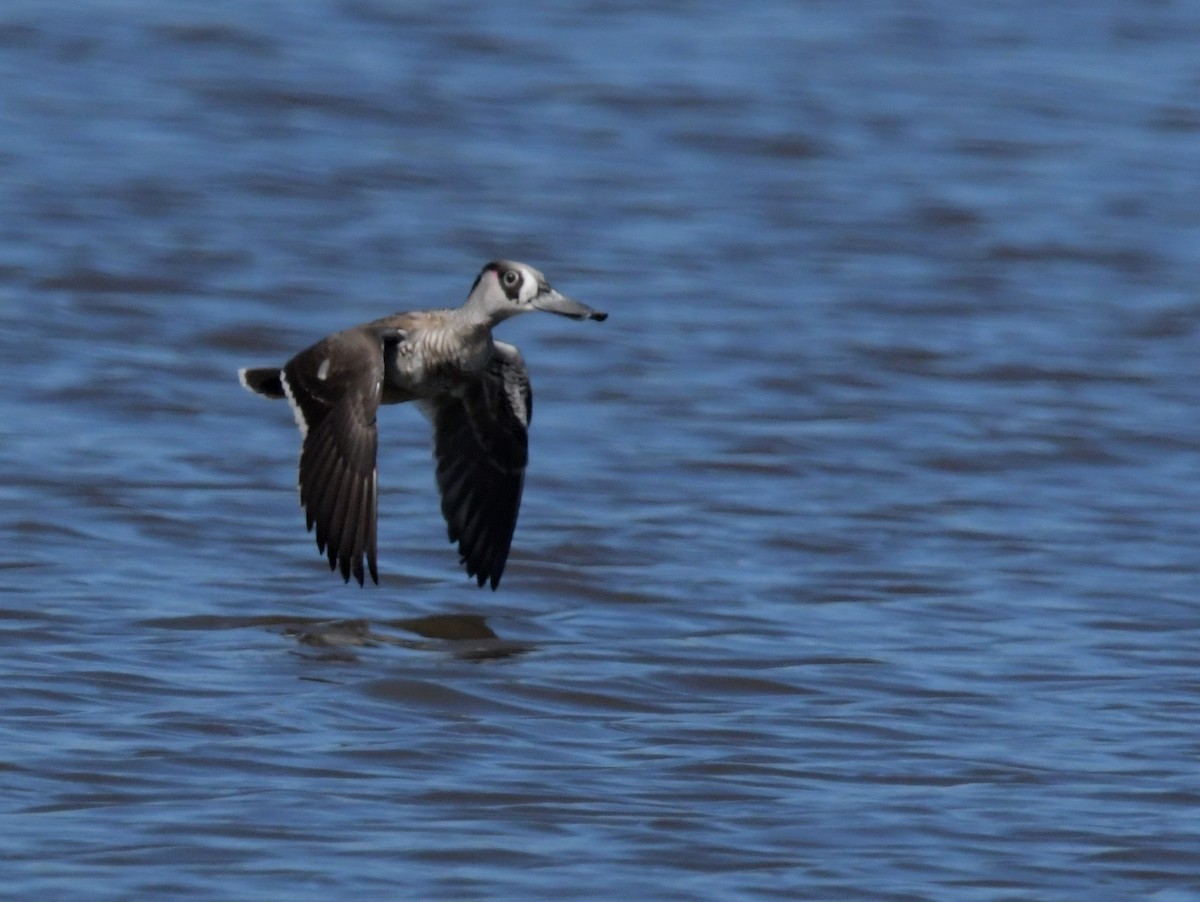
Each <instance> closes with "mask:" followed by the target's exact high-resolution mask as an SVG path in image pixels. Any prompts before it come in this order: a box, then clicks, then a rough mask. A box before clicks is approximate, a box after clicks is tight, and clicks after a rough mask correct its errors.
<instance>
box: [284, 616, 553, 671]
mask: <svg viewBox="0 0 1200 902" xmlns="http://www.w3.org/2000/svg"><path fill="white" fill-rule="evenodd" d="M395 630H399V631H400V633H396V632H393V631H395ZM403 634H408V635H403ZM284 635H286V636H291V637H292V638H294V639H295V640H296V641H297V642H298V643H299V644H301V645H303V646H306V647H308V648H314V649H321V650H322V654H320V655H319V656H318V657H319V658H320V659H321V660H337V661H354V660H357V655H356V654H355V653H354V651H353V649H356V648H378V647H382V646H388V645H392V646H399V647H402V648H411V649H416V650H421V651H441V652H448V653H450V654H452V655H453V656H454V657H456V658H460V659H462V660H467V661H485V660H493V659H496V658H509V657H513V656H514V655H519V654H524V653H525V652H527V651H530V650H531V646H529V645H524V644H521V643H517V642H510V641H507V640H504V639H501V638H500V637H499V636H498V635H496V633H495V631H494V630H493V629H492V628H491V627H490V626H488V624H487V620H486V619H484V618H483V617H482V616H480V615H478V614H431V615H429V616H427V617H412V618H406V619H403V620H387V621H382V622H381V623H380V629H375V628H373V627H372V626H371V623H370V621H368V620H311V621H304V622H295V621H293V622H292V623H291V624H289V625H288V626H287V627H286V628H285V629H284ZM411 636H416V637H418V638H416V639H414V638H410V637H411Z"/></svg>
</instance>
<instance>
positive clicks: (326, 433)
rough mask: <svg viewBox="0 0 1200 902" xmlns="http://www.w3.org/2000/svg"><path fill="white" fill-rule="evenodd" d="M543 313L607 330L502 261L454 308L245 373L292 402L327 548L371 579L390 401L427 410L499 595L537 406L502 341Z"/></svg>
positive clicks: (461, 519)
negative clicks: (512, 328)
mask: <svg viewBox="0 0 1200 902" xmlns="http://www.w3.org/2000/svg"><path fill="white" fill-rule="evenodd" d="M530 310H546V311H548V312H550V313H557V314H559V315H561V316H566V317H570V318H571V319H579V320H582V319H594V320H603V319H605V318H607V316H608V314H607V313H602V312H601V311H599V310H593V309H592V308H591V307H587V306H585V305H584V304H581V303H579V302H578V301H574V300H571V298H568V297H566V296H565V295H563V294H560V293H559V292H557V291H555V290H554V289H553V288H551V287H550V285H549V284H548V283H547V282H546V278H545V276H543V275H542V274H541V273H540V272H538V271H537V270H536V269H534V268H533V267H532V266H527V265H526V264H524V263H515V262H512V261H509V260H496V261H493V262H491V263H488V264H487V265H486V266H484V267H483V269H482V270H481V271H480V273H479V275H478V276H477V277H476V279H475V284H474V285H472V286H471V291H470V293H469V294H468V295H467V299H466V301H465V302H464V303H463V305H462V306H461V307H459V308H457V309H452V310H419V311H413V312H410V313H395V314H393V315H391V316H385V317H384V318H382V319H377V320H375V321H373V322H369V323H364V324H363V325H361V326H355V327H354V328H352V329H346V330H345V331H343V332H335V333H334V334H333V335H330V336H328V337H327V338H323V339H322V340H321V341H319V342H317V343H316V344H315V345H313V346H312V347H310V348H307V349H306V350H303V351H301V352H300V353H299V354H297V355H296V356H295V357H293V358H292V359H291V360H289V361H288V362H287V363H285V364H284V365H283V368H282V369H280V368H276V367H258V368H252V369H243V370H240V371H239V372H238V377H239V378H240V380H241V383H242V385H243V386H245V387H246V388H247V389H249V390H250V391H252V392H255V393H257V394H260V395H264V396H265V397H268V398H286V399H287V402H288V404H290V405H291V408H292V413H293V414H294V415H295V417H296V425H297V426H299V427H300V434H301V436H302V439H303V442H302V446H301V450H300V476H299V486H300V505H301V506H302V507H303V508H304V516H305V521H306V522H307V525H308V529H309V531H310V532H311V531H312V530H313V528H314V527H316V538H317V548H318V549H319V550H320V551H322V552H324V553H325V555H326V556H327V557H328V558H329V568H330V569H331V570H332V569H335V568H337V569H340V571H341V574H342V578H343V579H344V580H345V581H346V582H349V581H350V575H351V574H353V575H354V578H355V579H357V580H358V583H359V585H362V584H363V582H364V571H363V558H364V557H365V558H366V570H367V572H369V573H370V574H371V579H372V580H373V581H374V582H375V583H378V582H379V572H378V570H377V566H376V532H375V530H376V520H377V514H378V507H377V506H378V494H379V485H378V484H379V480H378V471H377V469H376V464H375V456H376V449H377V448H378V445H379V439H378V435H377V432H376V429H375V413H376V411H377V410H378V408H379V405H380V404H400V403H403V402H405V401H416V402H417V405H418V406H419V407H420V409H421V411H422V412H423V413H424V414H425V415H426V416H427V417H428V418H429V420H430V422H431V423H432V424H433V456H434V459H435V461H436V471H437V484H438V490H439V492H440V494H441V501H442V515H443V516H444V517H445V519H446V526H447V532H448V535H449V538H450V541H451V542H457V543H458V553H459V557H460V563H462V564H463V565H465V566H466V570H467V573H468V575H470V576H473V577H475V580H476V582H477V583H478V584H479V585H480V586H483V584H484V583H490V584H491V587H492V589H495V588H496V586H498V585H499V584H500V577H501V575H502V574H503V573H504V564H505V562H506V561H507V560H508V551H509V548H510V546H511V545H512V537H513V530H514V529H515V528H516V525H517V513H518V511H519V510H520V507H521V490H522V488H523V487H524V484H525V464H526V461H527V460H528V448H529V420H530V416H531V415H532V412H533V395H532V393H531V391H530V388H529V373H528V371H527V370H526V369H525V361H524V359H523V358H522V357H521V352H520V351H518V350H517V349H516V347H515V346H513V345H511V344H507V343H506V342H503V341H497V340H495V339H494V338H493V337H492V329H493V328H495V326H496V325H497V324H499V323H500V322H502V321H504V320H506V319H508V318H509V317H511V316H516V315H517V314H519V313H526V312H528V311H530Z"/></svg>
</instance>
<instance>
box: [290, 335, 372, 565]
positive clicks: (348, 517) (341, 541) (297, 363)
mask: <svg viewBox="0 0 1200 902" xmlns="http://www.w3.org/2000/svg"><path fill="white" fill-rule="evenodd" d="M383 374H384V365H383V335H382V334H381V333H380V332H379V331H378V330H376V329H371V328H367V327H361V328H358V329H350V330H347V331H346V332H339V333H337V334H335V335H331V336H329V337H328V338H326V339H324V340H323V341H320V342H318V343H317V344H315V345H313V346H312V347H311V348H309V349H307V350H305V351H301V352H300V353H299V354H297V355H296V356H295V357H293V358H292V359H291V360H289V361H288V362H287V364H286V365H285V366H284V367H283V370H282V372H281V373H280V382H281V383H282V388H283V391H284V394H285V395H286V396H287V399H288V403H289V404H291V406H292V412H293V413H294V414H295V415H296V425H298V426H299V427H300V432H301V434H302V435H303V437H304V443H303V447H302V449H301V451H300V478H299V483H300V504H301V506H302V507H303V508H304V516H305V521H306V523H307V525H308V529H309V531H310V532H311V531H312V529H313V527H314V526H315V527H316V533H317V548H318V549H320V550H321V551H323V552H325V553H326V556H327V557H328V558H329V568H330V569H331V570H332V569H334V568H335V567H336V568H338V569H340V570H341V574H342V578H343V579H345V580H346V581H347V582H349V581H350V574H351V573H353V574H354V578H355V579H357V580H358V583H359V585H362V584H363V581H364V573H363V557H364V556H365V557H366V560H367V570H368V571H369V572H370V574H371V579H372V580H374V581H375V582H376V583H378V582H379V572H378V569H377V567H376V562H375V557H376V550H375V546H376V540H375V529H376V521H377V512H378V489H379V487H378V476H377V471H376V466H375V455H376V452H377V450H378V445H379V439H378V435H377V433H376V429H375V413H376V411H377V410H378V409H379V399H380V393H381V389H382V381H383Z"/></svg>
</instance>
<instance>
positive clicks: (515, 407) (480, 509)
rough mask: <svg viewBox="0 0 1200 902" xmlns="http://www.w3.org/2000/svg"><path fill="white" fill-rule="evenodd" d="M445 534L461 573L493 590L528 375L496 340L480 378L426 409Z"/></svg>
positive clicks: (506, 541)
mask: <svg viewBox="0 0 1200 902" xmlns="http://www.w3.org/2000/svg"><path fill="white" fill-rule="evenodd" d="M427 408H428V409H429V410H430V413H431V417H432V419H433V429H434V457H435V459H436V462H437V482H438V490H439V492H440V493H441V498H442V515H443V516H444V517H445V518H446V528H447V535H448V536H449V538H450V541H451V542H457V543H458V553H459V557H460V559H461V562H462V563H463V565H464V566H465V567H466V570H467V573H468V574H469V575H470V576H473V577H475V580H476V582H477V583H478V584H479V585H480V586H483V585H484V583H490V584H491V587H492V588H493V589H495V588H496V587H497V586H498V585H499V584H500V577H501V576H502V575H503V574H504V566H505V564H506V563H507V561H508V554H509V550H510V549H511V547H512V537H513V532H514V531H515V530H516V526H517V515H518V514H519V512H520V508H521V492H522V490H523V488H524V485H525V466H526V464H527V463H528V459H529V413H530V410H531V409H532V395H531V392H530V388H529V374H528V372H527V371H526V369H525V362H524V360H522V359H521V355H520V353H519V352H518V351H517V349H516V348H514V347H513V346H512V345H509V344H505V343H504V342H496V353H495V355H494V356H493V357H492V360H491V362H490V363H489V364H488V366H487V368H486V369H485V370H484V371H483V373H482V374H481V376H480V377H479V378H478V379H477V380H475V381H474V382H472V383H471V384H470V385H468V386H467V387H466V389H465V390H464V391H463V392H462V393H461V394H458V395H454V396H450V395H447V396H445V397H443V398H441V399H439V400H437V401H435V402H430V403H429V404H428V405H427Z"/></svg>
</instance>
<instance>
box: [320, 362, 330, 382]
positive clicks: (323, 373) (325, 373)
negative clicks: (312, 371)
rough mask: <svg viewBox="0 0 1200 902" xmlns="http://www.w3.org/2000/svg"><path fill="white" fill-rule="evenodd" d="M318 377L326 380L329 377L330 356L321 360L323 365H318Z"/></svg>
mask: <svg viewBox="0 0 1200 902" xmlns="http://www.w3.org/2000/svg"><path fill="white" fill-rule="evenodd" d="M317 378H318V379H320V380H321V381H322V382H324V381H325V380H326V379H328V378H329V358H328V357H326V358H325V359H324V360H322V361H321V365H320V366H319V367H317Z"/></svg>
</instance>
